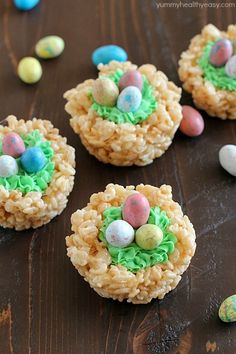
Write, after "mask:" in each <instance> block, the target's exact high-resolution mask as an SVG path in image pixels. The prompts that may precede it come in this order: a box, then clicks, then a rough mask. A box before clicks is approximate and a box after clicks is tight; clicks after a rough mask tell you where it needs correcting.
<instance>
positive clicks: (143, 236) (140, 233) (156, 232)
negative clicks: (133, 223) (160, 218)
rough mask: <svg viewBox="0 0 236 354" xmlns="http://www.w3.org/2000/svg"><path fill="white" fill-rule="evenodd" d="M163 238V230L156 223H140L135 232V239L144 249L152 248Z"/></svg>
mask: <svg viewBox="0 0 236 354" xmlns="http://www.w3.org/2000/svg"><path fill="white" fill-rule="evenodd" d="M162 240H163V232H162V230H161V229H160V227H158V226H157V225H152V224H145V225H142V226H141V227H140V228H139V229H138V230H137V231H136V234H135V241H136V243H137V245H138V246H139V247H140V248H143V249H144V250H153V249H154V248H156V247H158V246H159V245H160V243H161V242H162Z"/></svg>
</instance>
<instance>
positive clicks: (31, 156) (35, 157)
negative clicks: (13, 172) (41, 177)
mask: <svg viewBox="0 0 236 354" xmlns="http://www.w3.org/2000/svg"><path fill="white" fill-rule="evenodd" d="M20 162H21V165H22V167H23V169H24V170H25V171H26V172H28V173H35V172H38V171H40V170H42V168H43V167H44V166H45V164H46V157H45V155H44V153H43V151H42V150H41V149H40V148H39V147H37V146H34V147H31V148H28V149H27V150H26V151H25V152H24V154H23V155H21V158H20Z"/></svg>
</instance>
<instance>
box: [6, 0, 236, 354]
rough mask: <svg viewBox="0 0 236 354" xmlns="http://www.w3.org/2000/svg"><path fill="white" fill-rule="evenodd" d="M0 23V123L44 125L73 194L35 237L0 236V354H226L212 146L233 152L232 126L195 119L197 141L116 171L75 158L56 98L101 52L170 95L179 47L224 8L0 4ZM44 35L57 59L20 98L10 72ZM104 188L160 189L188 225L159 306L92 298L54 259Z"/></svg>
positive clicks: (225, 18) (224, 183) (234, 338)
mask: <svg viewBox="0 0 236 354" xmlns="http://www.w3.org/2000/svg"><path fill="white" fill-rule="evenodd" d="M233 1H234V0H233ZM163 2H164V1H162V3H163ZM228 2H230V1H228ZM158 3H160V1H158ZM200 3H202V1H200ZM212 3H219V1H217V0H212ZM0 14H1V15H0V16H1V17H0V28H1V31H0V47H1V56H0V78H1V80H0V91H1V95H0V107H1V110H0V118H1V119H4V118H5V117H6V116H7V115H8V114H12V113H13V114H15V115H17V116H18V117H24V118H25V119H30V118H32V117H33V116H37V117H43V118H48V119H50V120H51V121H52V122H53V123H54V124H55V126H57V127H58V128H59V129H60V131H61V133H62V134H63V135H65V136H67V137H68V141H69V143H70V144H72V145H73V146H74V147H75V148H76V153H77V154H76V160H77V174H76V181H75V187H74V192H73V193H72V195H71V196H70V200H69V204H68V207H67V208H66V210H65V211H64V212H63V214H62V215H61V216H60V217H57V218H56V219H54V220H53V221H52V222H51V223H50V224H49V225H46V226H44V227H42V228H40V229H38V230H35V231H33V230H29V231H26V232H14V231H11V230H2V229H1V230H0V289H1V290H0V291H1V292H0V353H1V354H54V353H55V354H77V353H81V354H98V353H99V354H100V353H104V354H110V353H112V354H121V353H122V354H130V353H135V354H147V353H151V354H154V353H155V354H157V353H168V354H204V353H207V352H210V353H211V352H215V353H220V354H235V353H236V335H235V334H236V327H235V326H234V325H224V324H222V323H221V322H220V321H219V319H218V318H217V309H218V305H219V304H220V302H221V300H222V299H224V298H225V297H226V296H228V295H230V294H231V293H234V292H235V291H236V289H235V272H236V264H235V251H236V239H235V237H234V235H235V222H236V214H235V211H236V199H235V197H234V194H235V192H236V183H235V179H233V178H232V177H230V176H229V175H228V174H226V173H225V172H224V171H223V170H222V169H221V168H220V167H219V164H218V161H217V159H218V157H217V154H218V150H219V148H220V146H221V145H223V144H226V143H234V144H235V143H236V125H235V123H234V122H221V121H218V120H214V119H212V118H209V117H208V116H207V115H206V114H203V115H204V118H205V121H206V130H205V132H204V134H203V135H202V136H201V137H200V138H198V139H196V140H192V139H188V138H184V137H183V136H181V135H180V134H177V135H176V138H175V140H174V143H173V144H172V146H171V147H170V149H169V150H168V151H167V153H166V154H165V155H164V156H163V157H162V158H160V159H158V160H157V161H155V162H154V163H153V164H152V165H150V166H147V167H144V168H138V167H131V168H117V167H113V166H105V165H103V164H101V163H99V162H98V161H97V160H95V159H94V158H93V157H91V156H90V155H89V154H88V153H87V152H86V151H85V149H84V148H83V147H82V145H81V143H80V141H79V139H78V137H77V136H76V135H75V134H74V133H73V131H72V129H71V128H70V126H69V117H68V115H67V114H66V113H65V111H64V104H65V102H64V100H63V98H62V95H63V92H65V91H66V90H67V89H69V88H71V87H73V86H75V85H76V84H77V83H78V82H82V81H83V80H85V79H87V78H90V77H96V69H95V68H94V67H93V65H92V64H91V59H90V57H91V53H92V51H93V50H94V48H96V47H97V46H99V45H102V44H107V43H116V44H119V45H121V46H123V47H124V48H125V49H126V50H127V51H128V53H129V58H130V60H132V61H133V62H135V63H137V64H143V63H149V62H150V63H153V64H155V65H156V66H157V67H158V68H159V69H161V70H163V71H164V72H165V73H166V74H167V75H168V77H169V78H170V79H172V80H174V81H175V82H176V83H178V84H180V82H179V79H178V75H177V67H178V59H179V56H180V53H181V52H182V51H183V50H184V49H185V48H186V47H187V46H188V43H189V41H190V39H191V37H192V36H194V35H195V34H196V33H198V32H199V31H200V30H201V28H202V27H203V26H204V25H205V24H207V23H209V22H211V23H214V24H216V25H217V26H219V27H220V28H221V29H223V28H226V26H227V25H228V24H230V23H233V22H234V18H235V9H226V8H221V9H213V8H208V9H207V8H204V9H197V8H192V9H191V8H181V9H179V10H177V9H174V8H159V9H158V8H157V2H156V1H152V0H119V1H116V0H96V1H95V0H86V1H84V0H77V1H74V0H67V1H63V0H57V1H53V0H47V1H45V0H42V1H41V4H40V5H39V6H38V7H36V8H35V9H34V10H33V11H31V12H27V13H21V12H19V11H17V10H16V9H15V7H14V6H13V5H12V1H10V0H3V1H1V2H0ZM46 34H58V35H61V36H62V37H63V38H64V39H65V42H66V50H65V52H64V54H63V55H62V56H61V57H60V58H58V59H57V60H53V61H50V62H43V69H44V75H43V78H42V80H41V81H40V82H39V83H38V84H37V85H35V86H31V87H28V86H26V85H24V84H23V83H21V82H20V81H19V80H18V79H17V77H16V76H15V70H16V65H17V62H18V60H19V59H20V58H21V57H22V56H26V55H32V54H33V47H34V44H35V43H36V41H37V40H38V39H39V38H40V37H42V36H44V35H46ZM182 102H183V103H185V104H191V103H192V101H191V97H190V96H189V95H187V94H186V93H183V99H182ZM109 182H117V183H120V184H124V185H126V184H138V183H140V182H143V183H150V184H154V185H157V186H158V185H160V184H162V183H168V184H171V185H172V187H173V194H174V197H175V199H176V200H177V201H179V202H180V203H181V205H182V207H183V208H184V210H185V212H186V213H187V214H188V215H189V217H190V218H191V220H192V222H193V223H194V225H195V228H196V231H197V244H198V247H197V251H196V255H195V257H194V259H193V261H192V263H191V266H190V268H189V270H188V271H187V272H186V273H185V275H184V276H183V279H182V281H181V283H180V284H179V286H178V287H177V289H176V290H174V291H173V292H172V293H170V294H168V295H167V296H166V298H165V299H164V300H162V301H153V302H152V303H151V304H149V305H145V306H144V305H141V306H138V305H137V306H134V305H128V304H126V303H117V302H113V301H111V300H106V299H102V298H100V297H99V296H98V295H96V294H95V293H94V292H93V290H91V289H90V288H89V286H88V284H87V283H85V282H84V280H83V279H82V278H81V277H80V276H79V275H78V274H77V272H76V271H75V270H74V268H73V266H72V265H71V264H70V261H69V259H68V258H67V257H66V249H65V241H64V238H65V236H66V235H67V234H69V233H70V224H69V220H70V215H71V214H72V212H73V211H75V210H76V209H78V208H81V207H83V206H84V205H85V204H86V203H87V200H88V198H89V196H90V195H91V194H92V193H93V192H96V191H100V190H103V189H104V187H105V185H106V184H107V183H109Z"/></svg>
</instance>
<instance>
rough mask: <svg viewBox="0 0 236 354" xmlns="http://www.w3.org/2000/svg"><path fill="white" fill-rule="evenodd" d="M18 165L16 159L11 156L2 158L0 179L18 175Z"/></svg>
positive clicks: (0, 161)
mask: <svg viewBox="0 0 236 354" xmlns="http://www.w3.org/2000/svg"><path fill="white" fill-rule="evenodd" d="M17 173H18V165H17V162H16V160H15V159H14V157H12V156H9V155H2V156H0V177H10V176H14V175H17Z"/></svg>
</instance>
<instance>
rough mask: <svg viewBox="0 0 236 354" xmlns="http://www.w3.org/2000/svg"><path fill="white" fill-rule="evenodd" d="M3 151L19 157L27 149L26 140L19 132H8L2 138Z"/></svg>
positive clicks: (5, 153)
mask: <svg viewBox="0 0 236 354" xmlns="http://www.w3.org/2000/svg"><path fill="white" fill-rule="evenodd" d="M2 151H3V154H4V155H10V156H12V157H15V158H16V157H19V156H21V155H22V154H23V152H24V151H25V144H24V141H23V140H22V139H21V137H20V135H18V134H17V133H14V132H11V133H8V134H6V135H5V136H4V138H3V140H2Z"/></svg>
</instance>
